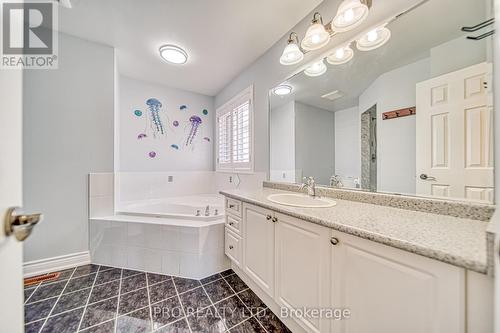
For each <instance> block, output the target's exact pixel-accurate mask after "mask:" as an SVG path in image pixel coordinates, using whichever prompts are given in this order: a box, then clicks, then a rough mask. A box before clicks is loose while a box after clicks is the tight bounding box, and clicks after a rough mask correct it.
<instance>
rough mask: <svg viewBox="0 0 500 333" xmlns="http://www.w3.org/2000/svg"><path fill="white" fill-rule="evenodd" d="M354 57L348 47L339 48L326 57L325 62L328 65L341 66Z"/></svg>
mask: <svg viewBox="0 0 500 333" xmlns="http://www.w3.org/2000/svg"><path fill="white" fill-rule="evenodd" d="M353 57H354V51H353V50H352V49H351V47H350V45H346V46H341V47H339V48H338V49H336V50H335V51H334V52H332V53H331V54H330V55H329V56H328V57H326V61H328V63H329V64H330V65H342V64H345V63H347V62H349V61H351V59H352V58H353Z"/></svg>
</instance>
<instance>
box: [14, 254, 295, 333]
mask: <svg viewBox="0 0 500 333" xmlns="http://www.w3.org/2000/svg"><path fill="white" fill-rule="evenodd" d="M65 272H67V273H68V274H66V275H64V278H61V279H59V280H58V281H57V282H51V283H41V284H37V285H35V286H30V287H26V288H25V305H24V307H25V322H26V324H25V331H26V332H29V333H36V332H49V333H52V332H58V333H63V332H68V333H70V332H87V333H90V332H110V333H114V332H117V333H128V332H152V331H153V330H154V331H155V332H163V333H167V332H178V333H181V332H182V333H198V332H199V333H202V332H203V333H205V332H214V333H216V332H248V333H251V332H259V333H260V332H261V333H267V332H277V333H278V332H290V331H289V330H288V329H287V328H286V326H285V325H284V324H283V323H282V322H281V321H280V320H279V319H278V317H277V316H275V315H274V314H273V313H272V312H271V311H270V310H269V309H268V308H267V307H266V305H265V304H264V303H263V302H262V300H260V299H259V298H258V297H257V295H255V293H254V292H253V291H252V290H251V289H250V288H249V287H248V286H247V285H246V284H245V283H244V282H243V281H242V280H241V279H240V278H239V277H238V276H237V275H236V274H235V273H234V271H232V270H230V269H229V270H226V271H223V272H221V273H217V274H214V275H211V276H209V277H206V278H204V279H201V280H189V279H184V278H179V277H175V276H169V275H161V274H155V273H146V272H144V271H137V270H128V269H122V268H113V267H109V266H99V265H94V264H90V265H85V266H80V267H76V268H71V269H68V270H66V271H65ZM109 272H113V274H109ZM82 274H83V275H82ZM85 274H86V275H85ZM100 276H107V277H109V276H113V278H112V279H110V280H108V279H107V278H106V279H102V278H101V279H100V278H99V277H100ZM82 277H83V278H85V280H86V281H87V280H90V281H91V282H92V283H91V284H90V286H89V284H87V283H79V281H80V280H79V279H80V278H82ZM132 280H134V281H139V280H140V281H144V283H130V281H132ZM55 283H58V284H61V285H62V286H63V287H62V288H53V286H52V285H53V284H55ZM69 285H73V286H77V287H76V290H71V291H70V290H68V286H69ZM215 285H216V286H217V287H214V286H215ZM221 286H222V287H221ZM48 289H50V290H51V292H50V293H48V292H47V290H48ZM44 290H45V291H44ZM221 290H223V292H222V293H221ZM40 295H43V298H41V297H42V296H40ZM40 298H41V299H40Z"/></svg>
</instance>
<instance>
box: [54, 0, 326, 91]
mask: <svg viewBox="0 0 500 333" xmlns="http://www.w3.org/2000/svg"><path fill="white" fill-rule="evenodd" d="M321 2H322V0H307V1H305V0H253V1H238V0H141V1H139V0H72V4H73V8H72V9H67V8H63V7H60V10H59V13H60V15H59V17H60V18H59V30H61V31H62V32H65V33H68V34H70V35H73V36H77V37H80V38H83V39H87V40H91V41H95V42H100V43H103V44H106V45H110V46H114V47H115V48H116V49H117V56H118V68H119V72H120V73H121V74H123V75H126V76H130V77H133V78H137V79H142V80H146V81H150V82H156V83H161V84H164V85H167V86H171V87H175V88H180V89H185V90H190V91H194V92H198V93H202V94H206V95H210V96H213V95H215V94H217V93H218V92H219V91H220V90H221V89H222V88H223V87H224V86H225V85H226V84H228V83H229V82H230V80H231V79H232V78H234V77H235V76H236V75H237V74H239V73H240V72H241V71H242V70H243V69H245V68H246V67H247V66H249V65H250V64H251V63H252V62H254V61H255V60H256V59H257V58H259V57H260V56H261V55H262V54H263V53H264V52H265V51H266V50H268V49H269V48H270V47H271V46H272V45H273V44H274V43H275V42H276V41H277V40H278V39H280V38H281V37H282V36H283V35H284V34H285V33H287V32H288V31H289V30H290V29H291V28H292V27H293V26H294V25H295V24H296V23H297V22H298V21H300V20H301V19H302V18H304V17H305V16H306V15H307V14H308V13H309V12H310V11H311V10H313V9H314V8H315V7H316V6H317V5H318V4H319V3H321ZM162 44H177V45H179V46H182V47H183V48H185V49H186V50H187V52H188V53H189V56H190V58H189V61H188V63H187V64H185V65H182V66H179V65H170V64H167V63H165V62H164V61H162V60H161V59H160V57H159V55H158V48H159V47H160V46H161V45H162Z"/></svg>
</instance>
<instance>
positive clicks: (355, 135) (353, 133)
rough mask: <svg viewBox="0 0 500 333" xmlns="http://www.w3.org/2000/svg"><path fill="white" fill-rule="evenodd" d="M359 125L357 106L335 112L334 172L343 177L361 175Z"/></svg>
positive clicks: (358, 176)
mask: <svg viewBox="0 0 500 333" xmlns="http://www.w3.org/2000/svg"><path fill="white" fill-rule="evenodd" d="M360 125H361V124H360V119H359V111H358V107H357V106H355V107H352V108H349V109H345V110H341V111H336V112H335V174H337V175H339V176H342V177H343V178H346V177H349V178H351V179H352V178H360V177H361V160H360V156H361V151H360V148H361V143H360V140H361V133H360ZM344 185H345V186H354V184H349V183H348V182H346V184H344Z"/></svg>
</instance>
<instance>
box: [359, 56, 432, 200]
mask: <svg viewBox="0 0 500 333" xmlns="http://www.w3.org/2000/svg"><path fill="white" fill-rule="evenodd" d="M429 71H430V59H429V58H426V59H423V60H419V61H417V62H415V63H412V64H409V65H406V66H403V67H400V68H397V69H395V70H393V71H390V72H387V73H384V74H383V75H381V76H380V77H379V78H378V79H377V80H375V82H373V84H372V85H371V86H370V87H369V88H368V89H366V90H365V92H364V93H363V94H362V95H361V96H360V97H359V112H360V113H362V112H365V111H366V110H368V109H369V108H370V107H372V106H373V105H375V104H376V105H377V178H378V181H377V190H378V191H379V192H396V193H405V194H415V173H416V169H415V168H416V166H415V163H416V162H415V160H416V157H415V146H416V141H415V133H416V125H415V117H404V118H397V119H390V120H381V119H382V113H384V112H387V111H394V110H398V109H402V108H406V107H411V106H415V103H416V90H415V85H416V84H417V83H418V82H421V81H425V80H427V79H429V78H430V74H429Z"/></svg>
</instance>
